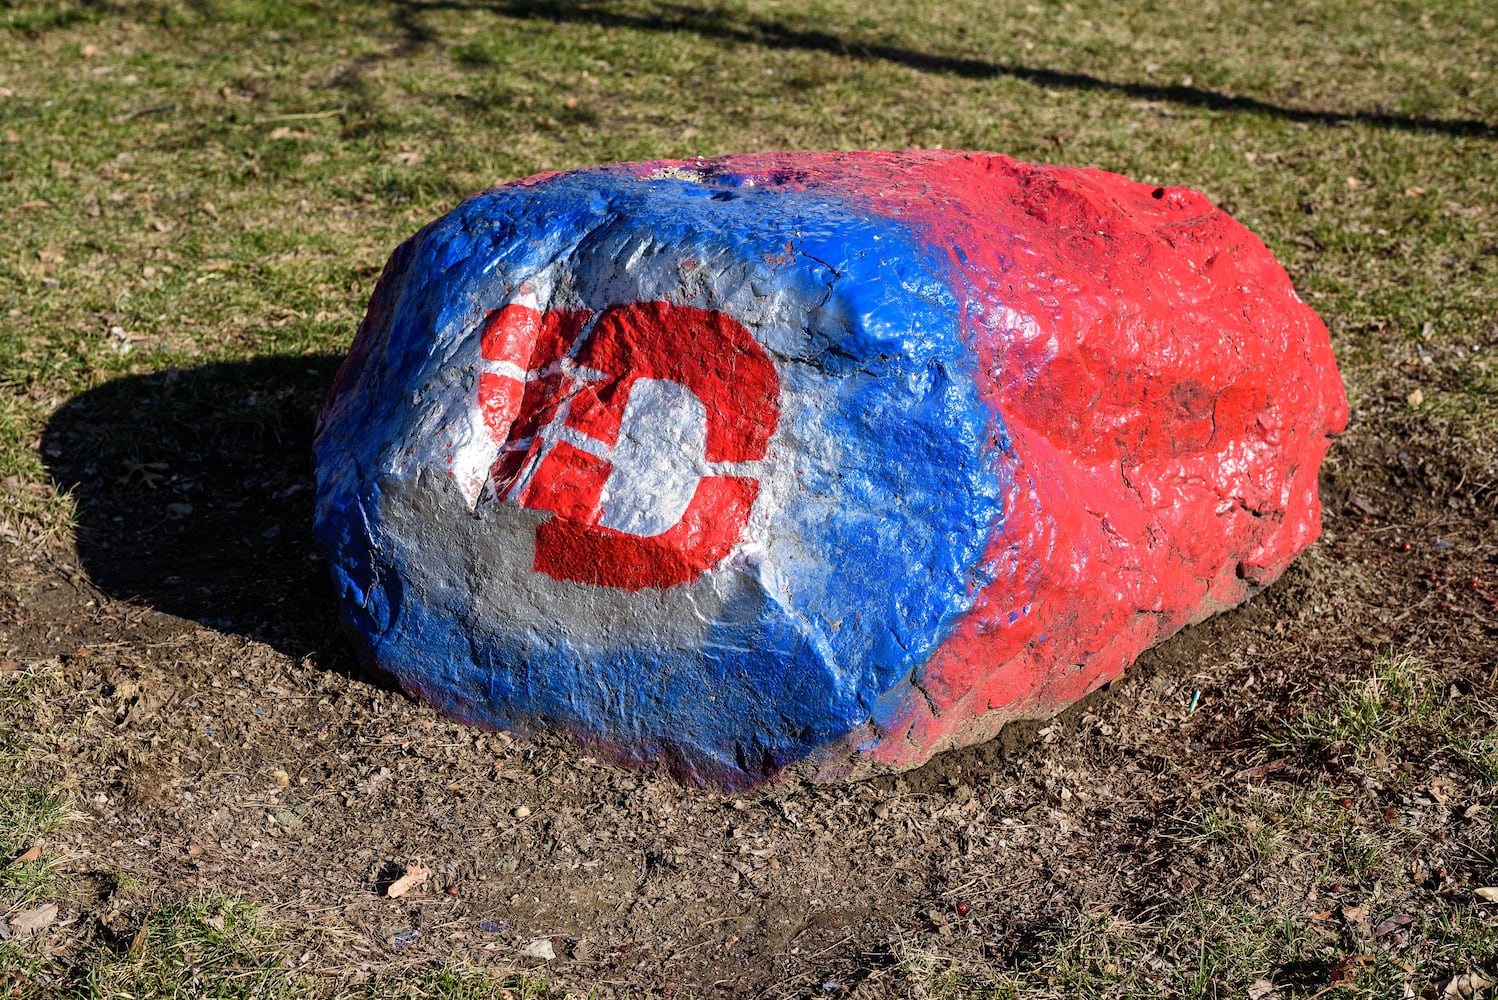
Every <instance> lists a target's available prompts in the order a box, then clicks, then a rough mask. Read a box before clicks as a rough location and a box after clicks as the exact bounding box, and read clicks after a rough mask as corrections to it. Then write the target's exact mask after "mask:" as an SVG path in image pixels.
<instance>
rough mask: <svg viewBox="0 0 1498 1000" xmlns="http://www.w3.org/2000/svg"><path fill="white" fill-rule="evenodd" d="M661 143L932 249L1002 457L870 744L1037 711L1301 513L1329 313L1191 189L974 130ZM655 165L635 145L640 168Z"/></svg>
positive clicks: (926, 738) (1256, 559) (1150, 631)
mask: <svg viewBox="0 0 1498 1000" xmlns="http://www.w3.org/2000/svg"><path fill="white" fill-rule="evenodd" d="M667 166H672V167H676V168H678V169H687V170H696V171H700V172H701V173H703V174H705V175H708V176H713V175H715V174H732V175H734V177H735V178H736V179H737V183H741V184H745V185H746V186H748V185H749V184H753V185H760V186H779V187H782V188H791V189H799V188H805V189H824V188H825V189H827V190H837V191H841V192H848V191H850V190H851V191H855V192H859V194H858V196H857V197H861V198H863V199H864V200H865V201H866V202H867V203H868V205H869V206H870V208H871V210H872V211H874V212H876V213H878V214H880V215H890V216H894V217H897V218H900V219H902V220H904V221H906V222H908V223H909V224H910V226H911V228H912V229H913V230H914V231H916V232H919V233H922V234H923V235H924V237H925V238H926V240H927V241H928V243H929V244H930V245H931V246H932V248H933V250H934V251H935V252H937V253H939V254H941V255H942V256H944V257H945V258H946V259H947V260H948V262H949V269H950V280H951V283H952V286H953V288H954V289H955V290H956V291H957V293H958V295H959V298H960V299H962V300H963V301H964V302H965V303H967V305H966V315H965V319H964V325H965V327H966V331H967V336H969V337H970V338H971V343H972V345H973V347H974V350H975V351H976V352H977V354H978V356H979V358H980V366H979V367H980V369H981V380H982V383H983V390H984V394H985V398H986V399H987V401H988V403H989V405H990V406H991V407H992V408H993V411H994V413H995V415H996V416H997V417H998V418H1000V420H1001V422H1002V426H1003V427H1004V428H1005V430H1006V431H1007V432H1008V434H1009V435H1010V440H1011V442H1012V447H1013V450H1014V452H1015V453H1016V456H1017V458H1018V461H1017V462H1016V463H1015V465H1016V467H1017V468H1018V470H1019V472H1018V476H1019V478H1018V479H1017V480H1016V481H1015V482H1013V483H1012V485H1011V487H1010V491H1009V496H1008V504H1007V506H1008V509H1007V510H1006V514H1005V519H1004V530H1003V532H1002V533H1001V534H1000V535H999V537H996V538H995V539H994V540H993V542H992V544H991V546H990V549H989V556H990V558H991V559H992V560H993V562H994V564H995V565H996V566H997V572H996V574H995V577H994V581H993V583H992V584H990V585H989V586H987V587H986V588H985V589H984V590H983V592H982V593H981V594H980V595H979V597H978V600H977V603H976V605H975V606H974V608H973V610H972V611H971V612H969V613H968V614H967V615H966V616H965V617H964V618H963V619H962V620H961V621H959V622H958V623H957V626H956V628H955V629H954V631H953V633H952V634H951V636H950V637H949V638H948V639H947V640H946V642H944V643H943V645H942V646H941V647H940V648H939V649H938V650H937V651H936V653H935V655H934V656H933V657H932V659H931V660H930V661H929V662H928V663H927V665H926V666H925V667H924V668H923V669H921V670H920V671H919V672H918V675H917V677H916V683H917V684H918V685H919V687H920V688H921V690H920V691H914V690H913V691H911V692H909V694H908V696H907V697H906V698H905V699H904V702H903V703H902V705H901V706H900V708H899V709H898V710H897V711H896V712H895V713H894V715H893V717H892V718H884V719H878V720H876V722H878V723H879V724H880V729H881V739H880V741H879V742H878V743H877V744H876V745H875V747H874V748H873V750H872V755H873V756H874V757H875V758H876V759H878V760H880V761H882V762H884V763H886V764H890V765H894V766H896V767H909V766H913V765H915V764H919V763H921V762H922V761H924V760H926V759H927V758H929V757H930V756H931V754H933V753H935V752H937V751H939V750H941V749H944V748H946V747H950V746H959V745H965V744H968V743H973V742H977V741H979V740H982V739H985V738H987V737H989V736H991V735H992V734H993V733H994V732H996V731H997V730H998V728H999V727H1000V726H1001V725H1002V723H1003V722H1004V720H1006V719H1009V718H1015V717H1042V716H1047V715H1050V714H1052V713H1054V712H1055V711H1057V710H1059V709H1061V708H1063V707H1065V706H1066V705H1068V704H1070V703H1071V702H1073V701H1075V700H1076V699H1078V698H1080V697H1081V696H1083V695H1084V694H1086V693H1087V692H1089V691H1091V690H1093V689H1095V688H1097V687H1099V686H1101V685H1102V684H1104V683H1106V682H1107V681H1110V680H1112V679H1114V678H1116V677H1117V676H1118V675H1119V674H1121V673H1122V672H1123V670H1124V669H1125V667H1127V666H1128V665H1129V664H1130V663H1132V662H1133V660H1134V659H1135V657H1137V656H1138V654H1139V653H1140V652H1142V651H1143V650H1144V649H1146V648H1148V647H1149V646H1150V645H1152V644H1154V643H1155V642H1158V641H1160V640H1161V639H1163V638H1165V637H1166V636H1168V635H1170V634H1171V633H1173V632H1175V631H1176V630H1178V629H1179V628H1181V627H1183V626H1184V625H1186V624H1189V623H1191V622H1193V621H1199V620H1201V619H1203V618H1206V617H1208V616H1210V615H1211V614H1214V613H1215V612H1217V611H1220V610H1223V609H1225V608H1228V607H1231V606H1233V605H1235V604H1237V603H1239V602H1241V601H1242V600H1244V599H1245V598H1246V597H1248V596H1250V595H1251V594H1252V593H1253V592H1254V591H1255V590H1256V589H1258V588H1259V587H1262V586H1263V585H1265V584H1267V583H1269V582H1270V581H1272V580H1273V579H1275V578H1276V577H1277V576H1278V575H1279V574H1280V573H1281V572H1282V571H1283V570H1284V569H1285V567H1286V566H1287V565H1288V564H1289V562H1290V560H1291V559H1292V558H1293V557H1294V556H1295V555H1296V554H1297V553H1299V552H1301V551H1302V550H1303V549H1305V548H1306V546H1308V545H1309V544H1310V543H1311V542H1312V541H1313V540H1314V539H1315V538H1316V536H1317V535H1318V534H1319V533H1320V529H1321V508H1320V503H1319V500H1318V497H1317V488H1316V487H1317V472H1318V470H1319V468H1320V465H1321V460H1322V458H1323V457H1324V456H1325V453H1326V450H1327V447H1328V446H1329V444H1330V441H1331V439H1332V438H1333V437H1335V436H1336V435H1337V434H1339V433H1340V432H1341V431H1342V430H1343V429H1344V428H1345V426H1346V423H1347V401H1346V396H1345V393H1344V391H1343V388H1342V384H1341V379H1340V377H1339V376H1338V374H1337V368H1336V362H1335V359H1334V358H1333V356H1332V353H1331V346H1330V342H1329V337H1328V334H1327V331H1326V327H1325V326H1324V325H1323V324H1322V322H1321V320H1320V319H1319V318H1318V317H1317V316H1316V314H1315V313H1314V312H1313V311H1312V310H1311V309H1310V308H1309V307H1307V306H1306V305H1305V304H1304V303H1303V302H1301V300H1300V299H1299V297H1298V296H1297V295H1296V294H1295V292H1294V290H1293V289H1292V287H1291V285H1290V281H1289V279H1288V277H1287V276H1286V274H1285V272H1284V270H1283V269H1282V268H1281V267H1280V265H1279V264H1278V262H1276V261H1275V259H1274V257H1273V255H1272V254H1271V253H1270V252H1269V251H1268V249H1266V248H1265V246H1264V245H1263V243H1262V242H1260V241H1259V239H1258V238H1257V237H1256V236H1254V235H1253V234H1252V233H1251V232H1249V231H1248V230H1247V229H1246V228H1245V227H1243V226H1242V225H1240V224H1239V223H1237V222H1236V221H1234V220H1233V219H1232V218H1230V217H1229V216H1228V215H1227V214H1226V213H1224V212H1222V211H1220V210H1219V209H1217V208H1215V207H1214V206H1213V205H1212V204H1211V203H1209V202H1208V200H1207V199H1206V198H1205V197H1204V196H1202V195H1201V194H1198V193H1196V192H1194V191H1191V190H1188V189H1185V188H1179V187H1172V188H1160V187H1155V186H1152V185H1145V184H1139V183H1137V182H1134V181H1130V180H1128V179H1126V178H1123V177H1120V176H1117V175H1115V174H1109V173H1105V172H1103V171H1098V170H1080V169H1075V168H1070V167H1055V166H1037V165H1033V164H1027V163H1020V162H1017V161H1015V160H1012V159H1010V158H1008V157H1004V156H997V155H993V154H987V153H948V152H925V153H921V152H915V153H911V152H902V153H887V154H878V153H872V154H871V153H859V154H854V155H848V154H838V153H829V154H809V155H807V154H797V155H795V156H793V157H792V156H787V155H785V154H778V155H777V154H769V155H765V156H747V157H731V158H725V159H724V160H717V161H715V160H699V161H683V162H681V163H678V164H670V165H667ZM661 167H662V165H661V164H646V165H633V166H632V167H630V168H628V169H631V170H634V171H635V172H636V173H637V174H638V175H639V176H650V175H651V174H652V173H654V172H656V171H659V170H660V169H661Z"/></svg>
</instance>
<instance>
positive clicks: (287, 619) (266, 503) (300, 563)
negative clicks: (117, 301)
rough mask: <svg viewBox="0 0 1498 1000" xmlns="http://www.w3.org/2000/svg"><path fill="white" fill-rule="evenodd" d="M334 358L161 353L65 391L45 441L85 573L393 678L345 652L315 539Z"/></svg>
mask: <svg viewBox="0 0 1498 1000" xmlns="http://www.w3.org/2000/svg"><path fill="white" fill-rule="evenodd" d="M340 360H341V359H340V358H339V357H337V356H334V355H331V354H325V355H321V354H320V355H314V356H303V357H272V358H261V359H257V360H253V361H245V362H224V363H218V364H210V365H205V366H203V367H201V368H186V369H183V368H168V369H166V370H164V371H160V372H154V373H151V374H148V375H137V376H129V377H126V378H120V379H116V380H115V381H113V382H108V383H106V384H104V385H101V386H99V387H98V388H97V389H93V390H90V391H89V392H85V393H83V394H81V395H79V396H77V397H75V398H73V399H71V400H69V401H68V402H67V403H65V404H63V406H62V407H60V408H59V409H58V411H57V412H56V413H55V414H54V415H53V417H52V420H51V421H50V422H49V423H48V425H47V428H46V430H45V432H44V434H43V437H42V454H43V456H44V458H45V459H46V461H47V464H48V468H49V471H50V472H51V475H52V478H53V480H54V481H55V483H56V484H57V486H58V488H59V489H64V490H72V491H73V494H74V497H75V498H76V501H77V506H78V530H77V538H78V556H79V560H80V561H81V563H82V565H83V568H84V570H85V571H87V573H88V575H89V578H90V579H91V580H92V581H93V582H94V585H95V586H97V587H98V588H99V589H101V590H102V591H104V592H105V593H106V594H108V595H109V596H110V597H113V598H116V599H118V600H123V601H131V602H136V603H140V604H144V605H147V606H149V607H151V608H154V609H156V610H158V611H163V612H166V613H168V614H172V615H177V616H180V617H183V618H189V619H194V620H196V621H199V622H202V623H203V624H205V625H208V626H210V627H212V628H215V629H219V630H221V631H225V632H233V633H237V634H240V635H246V636H250V637H252V638H255V639H258V640H260V641H262V642H266V643H268V644H270V645H272V646H274V647H275V648H276V649H278V650H280V651H281V652H283V653H286V654H288V655H290V656H303V655H305V654H307V653H313V652H318V653H321V654H323V655H322V656H320V657H319V660H320V662H323V663H325V664H326V665H328V666H329V667H330V668H332V669H337V670H339V671H340V672H343V673H347V674H350V675H357V676H359V677H360V678H361V679H364V680H366V681H370V682H374V683H379V684H381V685H382V686H389V682H388V681H386V680H385V679H384V678H376V677H372V676H370V675H369V674H367V673H365V672H364V671H362V669H361V668H359V667H357V666H356V665H355V664H354V661H353V656H352V654H351V653H350V652H349V650H348V648H347V646H346V645H345V644H344V643H343V640H342V638H341V636H340V634H339V630H338V624H337V614H336V611H335V608H334V602H333V592H332V587H331V585H330V584H329V582H328V579H327V570H326V567H325V566H324V564H323V563H322V562H321V561H320V560H318V559H316V558H315V557H314V555H313V548H312V537H311V524H312V505H313V501H312V497H313V489H312V472H311V453H312V431H313V425H314V421H315V419H316V415H317V410H318V408H319V407H320V406H321V404H322V401H323V397H324V396H325V395H326V393H327V391H328V386H329V385H331V384H332V381H333V374H334V372H335V371H337V368H338V364H339V362H340Z"/></svg>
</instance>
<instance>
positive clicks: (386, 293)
mask: <svg viewBox="0 0 1498 1000" xmlns="http://www.w3.org/2000/svg"><path fill="white" fill-rule="evenodd" d="M1345 420H1346V400H1345V397H1344V394H1343V390H1342V385H1341V382H1340V380H1339V378H1338V375H1337V370H1336V366H1335V363H1334V361H1333V358H1332V354H1331V350H1330V347H1329V345H1328V339H1327V333H1326V329H1325V327H1324V326H1323V325H1322V324H1321V322H1320V321H1319V320H1318V319H1317V317H1316V316H1315V314H1314V313H1313V312H1312V311H1311V310H1310V309H1309V308H1307V307H1306V306H1305V305H1304V304H1303V303H1302V302H1301V300H1300V299H1299V298H1297V297H1296V295H1295V292H1294V291H1293V290H1292V289H1291V287H1290V283H1289V281H1288V279H1287V278H1286V276H1285V273H1284V271H1283V270H1282V269H1281V268H1280V266H1279V265H1278V264H1277V263H1276V262H1275V260H1274V258H1273V257H1272V256H1271V255H1270V253H1269V252H1268V250H1266V249H1265V247H1264V245H1263V244H1262V243H1261V242H1259V240H1258V239H1256V238H1255V237H1254V236H1253V234H1252V233H1250V232H1249V231H1248V230H1247V229H1245V228H1244V227H1243V226H1241V225H1239V224H1238V223H1236V222H1234V221H1233V220H1232V219H1230V218H1229V217H1228V216H1227V215H1225V214H1224V213H1222V212H1221V211H1219V210H1217V209H1216V208H1214V207H1213V206H1212V205H1211V204H1209V203H1208V202H1207V200H1206V199H1205V198H1204V197H1202V196H1201V195H1200V194H1197V193H1195V192H1192V191H1189V190H1186V189H1183V188H1174V187H1173V188H1158V187H1151V186H1147V185H1142V184H1137V183H1134V182H1131V181H1128V180H1125V179H1124V178H1121V177H1117V176H1115V175H1112V174H1107V173H1102V172H1100V171H1096V170H1076V169H1070V168H1064V167H1047V166H1032V165H1029V164H1024V163H1018V162H1016V161H1014V160H1011V159H1008V158H1006V157H1002V156H996V155H991V154H986V153H952V152H906V153H830V154H818V155H808V154H779V155H766V156H736V157H724V158H721V159H715V160H691V161H683V162H669V163H645V164H619V165H612V166H604V167H597V168H593V169H588V170H579V171H575V172H571V173H563V174H549V175H543V176H540V177H533V178H530V179H527V180H523V181H518V182H516V183H514V184H509V185H506V186H504V187H500V188H496V189H494V190H492V191H487V192H485V193H483V194H481V195H478V196H477V197H474V198H472V199H470V200H469V201H467V202H465V203H464V204H462V205H460V206H459V207H458V208H456V209H455V210H453V211H452V212H451V213H450V214H448V215H447V216H445V217H444V218H442V219H440V220H439V221H437V222H435V223H433V224H432V225H430V226H428V227H427V228H426V229H424V230H422V232H420V233H419V234H417V235H416V236H415V237H413V238H412V239H411V240H410V241H408V242H407V243H406V244H405V245H403V246H402V247H401V248H400V249H398V250H397V251H396V252H395V255H394V256H393V257H392V258H391V260H390V263H389V265H388V266H387V267H386V269H385V274H384V276H383V277H382V278H381V279H380V283H379V287H378V288H377V289H376V292H375V295H374V300H373V302H372V303H371V305H370V308H369V314H368V316H367V317H366V318H365V321H364V324H363V326H362V327H361V328H360V330H359V334H358V336H357V338H356V339H355V341H354V345H353V348H352V351H351V352H350V355H349V358H348V361H347V362H346V363H345V365H344V366H343V369H342V371H341V372H340V373H339V376H338V379H337V383H336V385H335V386H334V388H333V391H332V394H331V396H330V398H329V400H328V403H327V406H326V408H325V410H324V411H323V414H322V417H321V420H320V425H319V428H318V436H317V443H316V465H317V488H318V505H317V524H316V534H317V538H318V541H319V543H320V545H321V547H322V549H323V551H324V552H325V554H326V556H327V558H328V560H329V562H330V564H331V566H332V570H333V574H334V577H335V580H336V583H337V586H338V591H339V595H340V599H341V608H342V615H343V620H344V624H345V626H346V628H347V631H348V632H349V634H350V635H351V636H352V638H353V641H354V643H355V645H356V646H357V647H358V649H359V652H360V654H361V655H362V656H363V657H364V658H365V659H366V660H368V661H370V662H372V663H373V664H375V665H377V666H379V667H381V668H383V669H385V670H388V671H390V672H391V673H393V674H394V675H395V676H396V677H397V678H399V680H400V682H401V683H402V684H403V685H404V686H405V688H406V689H407V690H408V691H410V692H412V693H414V694H416V695H419V696H420V697H423V698H426V699H428V700H430V701H431V702H433V703H434V704H435V705H437V706H438V707H439V708H440V709H441V710H443V711H444V712H447V713H449V714H452V715H455V716H457V717H459V718H462V719H466V720H470V721H472V722H474V723H477V724H480V725H487V726H499V727H504V728H507V729H520V730H530V729H535V728H537V727H543V728H556V729H561V730H565V731H568V732H571V733H573V734H575V735H576V736H577V737H579V738H581V739H583V740H584V741H587V742H589V743H591V744H595V745H596V746H597V747H599V748H600V749H602V751H603V752H605V753H607V754H609V755H611V756H613V757H615V758H618V759H625V760H635V761H658V762H661V763H664V764H666V765H667V766H670V767H671V768H673V769H674V770H676V771H678V773H680V774H682V775H683V776H685V777H688V778H691V779H695V780H713V781H718V782H722V783H726V784H730V785H744V784H750V783H753V782H756V781H759V780H762V779H764V778H766V777H769V776H771V775H774V774H776V773H777V772H780V771H782V770H783V769H785V768H787V767H790V766H792V765H796V766H797V769H798V770H800V771H804V772H808V773H811V774H815V775H818V776H826V775H830V774H848V773H854V772H866V771H867V770H869V769H870V768H893V769H898V768H907V767H911V766H914V765H917V764H920V763H922V762H923V761H925V760H926V759H927V758H928V757H929V756H930V755H931V754H933V753H934V752H936V751H938V750H940V749H943V748H946V747H951V746H957V745H962V744H967V743H972V742H974V741H977V740H982V739H986V738H988V737H989V736H991V735H993V734H994V733H995V732H997V730H998V729H999V727H1000V726H1001V725H1002V724H1003V723H1004V722H1005V721H1006V720H1008V719H1014V718H1020V717H1037V716H1045V715H1049V714H1051V713H1054V712H1056V711H1058V710H1059V709H1061V708H1063V707H1064V706H1066V705H1068V704H1069V703H1071V702H1073V701H1075V700H1076V699H1078V698H1080V697H1081V696H1083V695H1085V694H1086V693H1087V692H1089V691H1091V690H1093V689H1095V688H1097V687H1099V686H1100V685H1102V684H1104V683H1105V682H1107V681H1109V680H1112V679H1113V678H1115V677H1117V676H1118V675H1119V674H1120V673H1121V672H1122V671H1123V670H1124V668H1125V667H1126V666H1128V664H1129V663H1131V662H1132V661H1133V660H1134V658H1135V657H1136V656H1137V655H1138V654H1139V653H1140V652H1141V651H1142V650H1144V649H1145V648H1146V647H1148V646H1150V645H1151V644H1152V643H1155V642H1158V641H1160V640H1161V639H1163V638H1165V637H1166V636H1168V635H1170V634H1171V633H1173V632H1175V631H1176V630H1178V629H1180V628H1181V627H1182V626H1184V625H1186V624H1188V623H1191V622H1194V621H1197V620H1200V619H1202V618H1204V617H1206V616H1208V615H1210V614H1212V613H1214V612H1216V611H1220V610H1222V609H1224V608H1227V607H1230V606H1232V605H1234V604H1237V603H1238V602H1240V601H1242V600H1244V599H1245V598H1247V597H1248V596H1250V595H1251V594H1253V593H1254V592H1255V591H1256V590H1258V589H1259V588H1261V587H1263V586H1264V585H1265V584H1267V583H1269V582H1270V581H1271V580H1273V579H1274V578H1275V577H1276V576H1277V575H1278V574H1279V573H1280V572H1281V571H1282V570H1283V569H1284V568H1285V566H1286V565H1287V564H1288V563H1289V561H1290V560H1291V558H1292V557H1294V556H1295V554H1296V553H1298V552H1300V551H1301V550H1302V549H1304V548H1305V547H1306V546H1307V545H1309V544H1310V543H1311V541H1312V540H1313V539H1314V538H1315V537H1316V535H1317V533H1318V531H1319V529H1320V508H1319V505H1318V501H1317V493H1316V486H1317V469H1318V467H1319V465H1320V462H1321V459H1322V457H1323V455H1324V454H1325V452H1326V448H1327V445H1328V442H1329V440H1330V438H1331V437H1333V436H1334V435H1335V434H1337V433H1338V432H1339V431H1340V430H1341V429H1342V427H1343V425H1344V423H1345Z"/></svg>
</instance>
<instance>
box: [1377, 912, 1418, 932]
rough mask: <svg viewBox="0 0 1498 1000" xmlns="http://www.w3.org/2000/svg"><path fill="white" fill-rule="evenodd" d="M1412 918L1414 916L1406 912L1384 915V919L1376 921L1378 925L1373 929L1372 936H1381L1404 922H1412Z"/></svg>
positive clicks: (1399, 926) (1396, 928)
mask: <svg viewBox="0 0 1498 1000" xmlns="http://www.w3.org/2000/svg"><path fill="white" fill-rule="evenodd" d="M1414 920H1415V918H1414V917H1412V916H1410V915H1409V914H1408V913H1396V914H1394V916H1392V917H1385V918H1384V919H1382V920H1380V921H1379V922H1378V926H1377V927H1375V928H1374V929H1373V936H1374V937H1376V938H1381V937H1383V936H1384V935H1385V934H1389V933H1392V932H1393V931H1395V930H1398V929H1399V928H1401V927H1403V926H1404V925H1405V924H1408V923H1413V922H1414Z"/></svg>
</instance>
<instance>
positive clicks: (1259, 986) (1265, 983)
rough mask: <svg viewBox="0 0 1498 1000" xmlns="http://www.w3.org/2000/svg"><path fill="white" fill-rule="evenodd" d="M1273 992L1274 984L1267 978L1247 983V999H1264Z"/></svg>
mask: <svg viewBox="0 0 1498 1000" xmlns="http://www.w3.org/2000/svg"><path fill="white" fill-rule="evenodd" d="M1273 993H1274V984H1273V983H1271V982H1270V981H1269V980H1267V979H1255V980H1254V981H1253V982H1251V983H1249V984H1248V1000H1264V998H1265V997H1268V996H1270V995H1271V994H1273Z"/></svg>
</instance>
